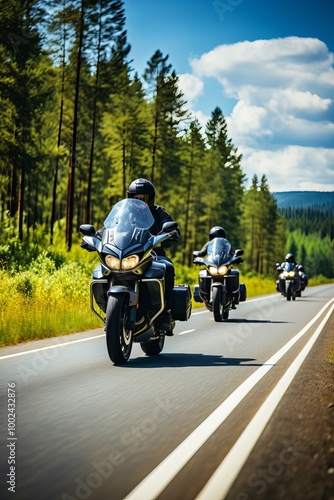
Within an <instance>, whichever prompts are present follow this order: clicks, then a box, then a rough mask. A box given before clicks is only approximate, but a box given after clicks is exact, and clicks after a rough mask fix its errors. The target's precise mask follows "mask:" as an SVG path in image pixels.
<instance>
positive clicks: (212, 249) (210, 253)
mask: <svg viewBox="0 0 334 500" xmlns="http://www.w3.org/2000/svg"><path fill="white" fill-rule="evenodd" d="M230 259H231V243H230V242H229V241H228V240H226V239H225V238H214V239H213V240H211V241H210V243H209V245H208V249H207V260H208V263H209V264H210V263H211V264H214V265H215V266H221V265H222V264H225V263H226V262H228V261H229V260H230Z"/></svg>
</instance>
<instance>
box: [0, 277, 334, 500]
mask: <svg viewBox="0 0 334 500" xmlns="http://www.w3.org/2000/svg"><path fill="white" fill-rule="evenodd" d="M333 297H334V285H322V286H317V287H312V288H307V289H306V290H305V292H303V296H302V297H301V298H297V299H296V300H295V301H291V302H288V301H287V300H286V299H285V298H283V297H282V296H281V295H279V294H278V293H276V294H272V295H268V296H263V297H259V298H254V299H247V300H246V302H243V303H240V304H239V305H238V306H237V309H236V310H233V311H231V312H230V318H229V320H227V321H224V322H222V323H216V322H215V321H214V320H213V315H212V313H210V312H209V311H207V310H206V309H204V308H200V309H193V311H192V315H191V317H190V319H189V320H188V321H187V322H180V321H178V322H176V328H175V330H174V336H173V337H167V338H166V341H165V347H164V350H163V352H162V353H161V354H160V355H159V356H156V357H148V356H145V354H144V353H143V351H142V350H141V348H140V345H138V344H134V346H133V349H132V354H131V357H130V360H129V361H128V363H127V364H125V365H123V366H114V365H113V364H112V362H111V361H110V359H109V357H108V354H107V350H106V345H105V336H104V333H103V330H102V329H98V330H94V331H91V332H83V333H77V334H73V335H68V336H63V337H56V338H52V339H44V340H40V341H35V342H28V343H25V344H20V345H17V346H9V347H5V348H2V349H0V396H1V407H0V429H1V457H0V458H1V462H0V468H1V469H0V470H1V476H0V481H1V483H0V497H1V498H2V499H5V498H15V499H16V500H18V499H20V500H21V499H24V500H27V499H28V500H29V499H39V500H41V499H42V500H44V499H45V500H53V499H58V500H60V499H61V500H73V499H91V500H95V499H98V500H101V499H102V500H104V499H106V500H109V499H111V500H123V499H128V500H153V499H157V498H159V499H161V500H165V499H166V500H167V499H171V498H173V500H178V499H180V500H181V499H182V500H194V499H199V500H221V499H223V498H234V499H238V500H247V499H250V498H259V496H257V495H256V492H257V491H260V489H261V484H260V482H259V480H258V478H256V476H254V477H253V476H252V474H249V473H247V474H248V476H247V477H246V478H245V477H243V471H245V470H252V463H255V460H257V461H259V460H260V461H261V456H262V457H263V456H264V454H265V456H266V463H270V461H275V464H276V462H277V463H278V468H277V467H276V469H274V468H273V471H274V470H276V471H279V464H281V465H282V466H283V468H284V467H287V466H290V464H293V461H294V460H295V459H297V456H298V453H302V451H301V450H298V446H297V445H298V443H297V444H296V443H293V442H292V443H285V442H283V441H281V442H279V443H278V446H273V448H272V449H269V450H268V445H266V442H265V440H264V439H262V440H261V436H263V435H264V434H263V433H264V432H268V429H270V432H271V433H272V434H273V435H274V434H275V425H276V424H275V425H274V423H273V417H274V416H275V417H278V416H279V404H280V402H281V401H282V399H283V398H286V397H287V391H288V388H289V387H290V385H291V384H292V383H293V381H294V378H295V376H296V374H297V373H298V372H299V370H300V367H301V366H303V363H304V360H305V359H307V357H308V356H311V355H312V349H313V347H314V345H315V343H316V342H317V341H318V340H319V339H320V338H321V335H322V334H323V330H324V328H325V327H326V324H327V323H328V321H329V318H330V316H331V315H332V314H333V304H334V299H333ZM87 314H91V313H90V311H87ZM10 400H11V401H10ZM9 405H11V406H9ZM8 409H10V410H11V411H10V412H8ZM9 417H11V418H9ZM276 420H277V418H275V421H276ZM9 424H10V425H9ZM270 426H271V427H270ZM9 431H11V432H13V434H11V435H9ZM262 442H263V444H261V446H260V443H262ZM10 461H13V462H12V464H10V463H9V462H10ZM252 461H253V462H252ZM272 463H274V462H272ZM11 465H12V467H15V469H10V467H11ZM276 465H277V464H276ZM247 467H248V469H247ZM254 467H255V466H254ZM254 470H255V469H254ZM273 474H274V473H273ZM277 474H278V472H277ZM278 475H279V474H278ZM272 477H273V476H272ZM10 478H11V479H12V483H13V487H14V489H15V494H13V491H10V490H9V488H10V486H11V483H10ZM256 480H257V481H256ZM7 481H9V482H8V483H7ZM263 481H264V480H263V478H262V483H263ZM239 485H240V486H239ZM245 485H248V486H247V488H248V490H246V489H245ZM232 488H233V495H232V493H231V491H232ZM252 492H253V493H254V495H253V496H252V495H251V493H252Z"/></svg>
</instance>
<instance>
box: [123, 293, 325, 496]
mask: <svg viewBox="0 0 334 500" xmlns="http://www.w3.org/2000/svg"><path fill="white" fill-rule="evenodd" d="M333 303H334V298H333V299H331V300H330V301H329V302H328V303H327V304H326V305H325V306H324V307H323V308H322V309H321V311H320V312H319V313H318V314H317V315H316V316H315V317H314V318H313V319H312V321H310V323H309V324H308V325H306V326H305V327H304V328H303V329H302V330H301V331H300V332H299V333H298V334H297V335H295V336H294V337H293V338H292V339H291V340H290V341H289V342H288V343H287V344H285V346H284V347H282V348H281V349H280V350H279V351H278V352H277V353H276V354H274V356H272V357H271V358H270V359H268V361H266V362H265V363H264V364H263V365H262V366H261V367H260V368H259V369H258V370H257V371H256V372H255V373H253V375H251V376H250V377H249V378H248V379H247V380H245V382H243V383H242V384H241V385H240V386H239V387H238V388H237V389H236V390H235V391H234V392H233V393H232V394H231V395H230V396H229V397H228V398H227V399H226V400H225V401H224V402H223V403H222V404H221V405H220V406H219V407H218V408H217V409H216V410H215V411H214V412H213V413H211V415H209V417H207V418H206V419H205V420H204V421H203V422H202V423H201V424H200V425H199V427H197V429H195V430H194V431H193V432H192V433H191V434H190V435H189V436H188V437H187V438H186V439H185V440H184V441H183V442H182V443H181V444H180V445H179V446H178V447H177V448H176V449H175V450H174V451H173V452H172V453H170V455H168V456H167V457H166V458H165V459H164V460H163V461H162V462H161V463H160V464H159V465H158V466H157V467H156V468H155V469H154V470H153V471H152V472H151V473H150V474H149V475H148V476H147V477H146V478H145V479H143V481H142V482H141V483H139V484H138V485H137V486H136V488H134V489H133V490H132V491H131V492H130V493H129V494H128V495H127V496H126V497H125V498H126V500H143V499H144V498H145V499H152V498H157V497H158V496H159V495H160V493H161V492H162V491H163V490H164V489H165V488H166V486H168V484H169V483H170V482H171V481H172V479H173V478H174V477H175V476H176V475H177V474H178V473H179V472H180V470H181V469H182V467H184V466H185V465H186V463H187V462H188V461H189V460H190V459H191V458H192V457H193V455H194V454H195V453H196V452H197V451H198V450H199V449H200V447H201V446H202V445H203V444H204V443H205V442H206V441H207V440H208V439H209V437H210V436H212V434H213V433H214V432H215V431H216V430H217V429H218V427H219V426H220V425H221V424H222V423H223V422H224V420H226V418H227V417H228V416H229V415H230V414H231V413H232V411H233V410H234V409H235V408H236V407H237V405H238V404H239V403H240V402H241V401H242V400H243V398H244V397H245V396H246V395H247V394H248V393H249V391H250V390H251V389H252V388H253V387H254V386H255V385H256V384H257V383H258V382H259V381H260V380H261V379H262V377H264V375H265V374H266V373H267V372H268V371H269V370H270V369H271V368H272V367H273V366H275V364H276V363H277V362H278V361H279V360H280V359H281V358H282V357H283V356H284V355H285V354H286V353H287V352H288V351H289V349H291V347H292V346H293V345H294V344H295V343H296V342H297V341H298V340H299V339H300V338H301V337H302V336H303V335H304V334H305V333H306V332H307V331H308V330H309V329H310V328H311V326H312V325H313V324H314V323H315V322H316V321H317V320H318V319H319V318H320V316H321V315H322V314H323V313H324V312H325V310H326V309H327V308H328V306H329V305H331V304H332V307H331V308H330V310H329V311H328V313H327V314H326V316H325V318H324V319H323V321H322V322H321V323H320V325H319V326H318V328H317V330H316V331H315V332H314V334H313V335H312V337H311V338H310V340H309V341H308V343H307V344H306V345H305V347H304V348H303V349H302V351H301V352H300V354H299V355H298V356H297V358H296V359H295V360H294V362H293V363H292V364H291V365H290V367H289V369H288V370H287V371H286V372H285V374H284V375H283V376H282V378H281V379H280V381H279V382H278V384H277V385H276V387H275V388H274V389H273V391H272V392H271V393H270V395H269V396H268V397H267V399H266V400H265V402H264V403H263V405H262V406H261V407H260V409H259V410H258V412H257V413H256V414H255V416H254V418H253V419H252V420H251V422H250V423H249V424H248V426H247V427H246V429H245V430H244V432H243V433H242V434H241V436H240V437H239V439H238V440H237V441H236V443H235V444H234V446H233V447H232V448H231V450H230V452H229V453H228V454H227V456H226V457H225V459H224V460H223V462H222V463H221V464H220V466H219V467H218V468H217V470H216V471H215V473H214V474H213V475H212V477H211V478H210V480H209V481H208V483H207V484H206V486H205V487H204V488H203V489H202V491H201V492H200V494H199V495H198V496H197V497H196V499H197V500H222V499H223V498H224V497H225V495H226V494H227V492H228V491H229V489H230V488H231V486H232V484H233V483H234V481H235V479H236V477H237V476H238V474H239V472H240V470H241V468H242V467H243V465H244V463H245V462H246V460H247V458H248V456H249V454H250V453H251V451H252V449H253V447H254V446H255V444H256V442H257V440H258V439H259V437H260V436H261V434H262V432H263V429H264V428H265V426H266V425H267V423H268V421H269V419H270V418H271V416H272V414H273V413H274V411H275V409H276V407H277V405H278V403H279V401H280V400H281V398H282V397H283V395H284V394H285V392H286V390H287V388H288V386H289V385H290V383H291V382H292V380H293V378H294V376H295V375H296V373H297V371H298V370H299V368H300V366H301V364H302V363H303V361H304V359H305V358H306V356H307V355H308V353H309V351H310V350H311V348H312V346H313V344H314V343H315V341H316V340H317V338H318V337H319V335H320V333H321V331H322V329H323V327H324V325H325V323H326V322H327V321H328V318H329V317H330V315H331V313H332V311H333V309H334V305H333Z"/></svg>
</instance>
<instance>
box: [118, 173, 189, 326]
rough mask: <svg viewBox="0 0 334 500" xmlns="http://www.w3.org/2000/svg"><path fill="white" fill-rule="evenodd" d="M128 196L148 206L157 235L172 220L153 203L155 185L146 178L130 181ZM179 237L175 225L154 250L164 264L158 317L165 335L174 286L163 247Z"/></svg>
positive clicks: (169, 262) (170, 266)
mask: <svg viewBox="0 0 334 500" xmlns="http://www.w3.org/2000/svg"><path fill="white" fill-rule="evenodd" d="M127 194H128V198H136V199H138V200H142V201H144V202H145V203H146V204H147V205H148V206H149V209H150V211H151V213H152V215H153V218H154V224H153V226H152V227H151V228H150V232H151V233H152V234H154V235H157V234H158V233H160V232H161V231H162V226H163V224H164V223H165V222H174V220H173V218H172V216H171V215H170V214H169V213H168V212H167V210H165V208H163V207H161V206H159V205H155V203H154V202H155V187H154V185H153V184H152V182H150V181H149V180H147V179H144V178H139V179H136V180H134V181H133V182H131V184H130V185H129V187H128V190H127ZM179 237H180V229H179V227H177V229H175V230H174V231H171V232H170V238H169V240H167V241H166V242H163V243H162V246H161V247H160V248H156V249H155V250H154V251H155V252H156V254H157V258H158V259H159V260H162V261H163V262H164V263H165V265H166V273H165V297H166V307H165V310H164V311H163V312H162V314H161V315H160V318H159V325H160V327H161V328H162V329H163V330H165V331H166V335H168V336H172V335H173V331H172V325H171V321H172V317H171V308H172V305H173V288H174V277H175V269H174V265H173V262H172V261H171V259H170V258H169V257H167V255H166V252H165V248H166V247H169V246H170V245H171V244H172V243H176V242H177V241H178V239H179Z"/></svg>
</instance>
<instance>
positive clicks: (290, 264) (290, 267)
mask: <svg viewBox="0 0 334 500" xmlns="http://www.w3.org/2000/svg"><path fill="white" fill-rule="evenodd" d="M284 268H285V271H287V272H288V273H289V272H290V271H296V269H295V264H294V263H293V262H286V263H285V266H284Z"/></svg>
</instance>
